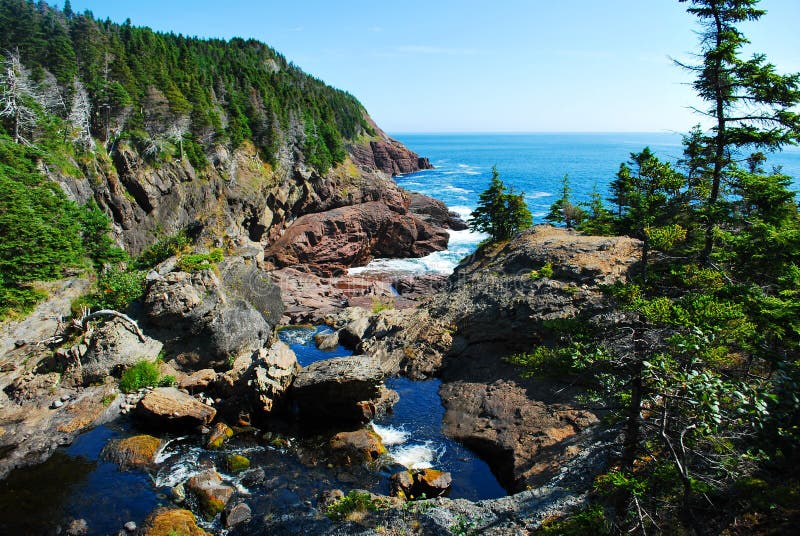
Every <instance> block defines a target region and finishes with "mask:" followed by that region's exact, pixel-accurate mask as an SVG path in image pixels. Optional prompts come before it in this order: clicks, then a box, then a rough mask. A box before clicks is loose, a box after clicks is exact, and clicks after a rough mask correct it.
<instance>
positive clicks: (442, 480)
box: [390, 468, 453, 500]
mask: <svg viewBox="0 0 800 536" xmlns="http://www.w3.org/2000/svg"><path fill="white" fill-rule="evenodd" d="M452 483H453V478H452V476H451V475H450V473H445V472H443V471H439V470H436V469H431V468H428V469H418V470H409V471H400V472H399V473H395V474H394V475H392V478H391V479H390V484H391V489H392V495H394V496H395V497H400V498H403V499H406V500H411V499H420V498H423V497H424V498H426V499H432V498H434V497H441V496H443V495H446V494H447V493H448V492H449V491H450V486H451V485H452Z"/></svg>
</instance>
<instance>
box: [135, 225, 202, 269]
mask: <svg viewBox="0 0 800 536" xmlns="http://www.w3.org/2000/svg"><path fill="white" fill-rule="evenodd" d="M190 244H191V241H190V240H189V237H188V236H187V235H186V233H184V232H182V233H178V234H176V235H172V236H168V237H165V238H162V239H161V240H159V241H158V242H156V243H155V244H153V245H152V246H150V247H148V248H147V249H146V250H144V251H143V252H142V253H141V255H139V256H138V257H137V258H136V260H135V261H134V266H135V267H136V268H138V269H140V270H148V269H150V268H153V267H155V266H156V265H158V264H160V263H162V262H164V261H165V260H167V259H168V258H169V257H171V256H173V255H177V254H179V253H181V252H182V251H183V250H184V249H186V248H187V247H189V245H190Z"/></svg>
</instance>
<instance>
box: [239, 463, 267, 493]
mask: <svg viewBox="0 0 800 536" xmlns="http://www.w3.org/2000/svg"><path fill="white" fill-rule="evenodd" d="M266 479H267V474H266V472H265V471H264V469H262V468H261V467H256V468H254V469H248V470H247V471H245V472H244V473H242V475H241V477H240V479H239V481H240V482H241V483H242V485H243V486H245V487H248V488H252V487H255V486H259V485H261V484H263V483H264V481H265V480H266Z"/></svg>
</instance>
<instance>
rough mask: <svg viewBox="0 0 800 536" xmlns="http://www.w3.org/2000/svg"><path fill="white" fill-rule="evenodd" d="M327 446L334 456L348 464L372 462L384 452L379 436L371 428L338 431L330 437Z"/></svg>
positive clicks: (384, 448)
mask: <svg viewBox="0 0 800 536" xmlns="http://www.w3.org/2000/svg"><path fill="white" fill-rule="evenodd" d="M329 446H330V448H331V450H332V451H333V454H334V457H335V458H336V459H338V460H339V461H341V462H343V463H346V464H348V465H350V464H353V463H363V462H373V461H375V460H377V459H378V457H379V456H380V455H382V454H385V453H386V447H384V446H383V443H382V442H381V437H380V436H379V435H378V434H377V433H375V431H374V430H371V429H370V430H368V429H361V430H356V431H355V432H340V433H338V434H336V435H335V436H333V437H332V438H331V440H330V442H329Z"/></svg>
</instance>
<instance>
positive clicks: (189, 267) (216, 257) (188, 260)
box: [178, 248, 223, 274]
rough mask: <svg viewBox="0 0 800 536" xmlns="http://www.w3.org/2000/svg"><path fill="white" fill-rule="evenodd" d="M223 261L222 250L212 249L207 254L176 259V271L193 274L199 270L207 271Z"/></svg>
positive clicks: (196, 254)
mask: <svg viewBox="0 0 800 536" xmlns="http://www.w3.org/2000/svg"><path fill="white" fill-rule="evenodd" d="M222 259H223V254H222V250H221V249H219V248H215V249H212V250H211V251H209V252H208V253H193V254H191V255H186V256H185V257H181V258H180V259H178V269H179V270H181V271H183V272H189V273H190V274H193V273H195V272H199V271H201V270H209V269H211V268H213V267H214V265H215V264H216V263H218V262H221V261H222Z"/></svg>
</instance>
